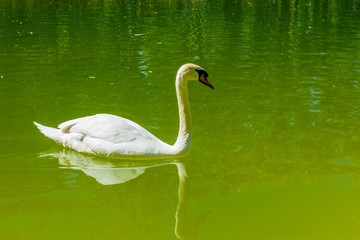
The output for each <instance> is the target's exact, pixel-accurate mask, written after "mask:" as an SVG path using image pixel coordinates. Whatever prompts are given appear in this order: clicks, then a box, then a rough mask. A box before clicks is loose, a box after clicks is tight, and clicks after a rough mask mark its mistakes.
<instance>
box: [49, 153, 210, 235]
mask: <svg viewBox="0 0 360 240" xmlns="http://www.w3.org/2000/svg"><path fill="white" fill-rule="evenodd" d="M42 156H51V157H55V158H57V159H58V160H59V164H60V165H61V168H63V169H75V170H81V171H82V172H84V173H85V174H86V175H88V176H90V177H93V178H94V179H96V181H97V182H98V183H100V184H102V185H114V184H121V183H125V182H128V181H131V180H133V179H135V178H137V177H139V176H140V175H142V174H143V173H144V172H145V170H146V169H148V168H153V167H160V166H165V165H175V166H176V167H177V171H178V177H179V187H178V204H177V209H176V213H175V220H176V222H175V235H176V237H177V238H178V239H194V238H195V237H196V235H197V232H198V228H199V226H200V224H201V223H202V222H203V221H204V220H205V219H206V217H207V215H208V214H209V213H205V214H202V215H200V216H196V217H190V216H189V215H188V203H189V195H190V194H189V192H190V182H191V178H190V177H189V175H188V173H187V170H186V165H185V163H184V162H181V161H179V160H177V159H173V160H159V161H156V160H154V161H153V160H151V161H139V160H135V161H129V160H126V161H123V160H117V161H114V160H109V159H105V158H99V157H94V156H89V155H85V154H81V153H79V152H76V151H73V150H70V149H65V148H55V149H53V150H51V151H49V152H47V153H43V154H42Z"/></svg>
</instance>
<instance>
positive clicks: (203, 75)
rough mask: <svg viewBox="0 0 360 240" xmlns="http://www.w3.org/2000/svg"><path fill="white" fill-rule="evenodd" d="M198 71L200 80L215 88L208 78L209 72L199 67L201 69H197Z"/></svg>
mask: <svg viewBox="0 0 360 240" xmlns="http://www.w3.org/2000/svg"><path fill="white" fill-rule="evenodd" d="M196 71H197V73H198V74H199V81H200V82H201V83H203V84H205V85H206V86H209V87H211V88H212V89H214V86H213V85H211V83H210V82H209V81H208V80H207V77H208V74H207V72H206V71H205V70H203V69H199V70H197V69H196Z"/></svg>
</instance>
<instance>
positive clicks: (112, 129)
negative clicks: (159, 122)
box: [34, 63, 214, 158]
mask: <svg viewBox="0 0 360 240" xmlns="http://www.w3.org/2000/svg"><path fill="white" fill-rule="evenodd" d="M207 76H208V74H207V73H206V71H205V70H204V69H203V68H201V67H200V66H198V65H195V64H191V63H188V64H184V65H183V66H181V67H180V69H179V70H178V72H177V75H176V81H175V85H176V94H177V99H178V105H179V117H180V128H179V134H178V137H177V140H176V142H175V144H174V145H169V144H167V143H164V142H163V141H161V140H159V139H158V138H156V137H155V136H154V135H152V134H151V133H150V132H148V131H147V130H146V129H144V128H142V127H141V126H140V125H138V124H137V123H135V122H132V121H130V120H128V119H125V118H122V117H118V116H114V115H110V114H97V115H93V116H87V117H83V118H78V119H74V120H70V121H67V122H64V123H61V124H60V125H59V126H58V128H51V127H46V126H43V125H41V124H39V123H36V122H34V123H35V125H36V126H37V127H38V128H39V130H40V131H41V132H42V133H43V134H44V135H45V136H47V137H49V138H51V139H53V140H54V141H55V142H56V143H58V144H60V145H62V146H64V147H67V148H71V149H74V150H76V151H78V152H83V153H88V154H93V155H100V156H106V157H111V158H127V157H130V158H157V157H167V156H170V157H173V156H180V155H185V154H186V153H188V152H189V150H190V145H191V116H190V106H189V100H188V90H187V83H188V81H190V80H199V81H200V82H202V83H203V84H205V85H207V86H209V87H211V88H212V89H214V87H213V86H212V85H211V83H210V82H209V81H208V80H207Z"/></svg>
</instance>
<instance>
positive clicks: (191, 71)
mask: <svg viewBox="0 0 360 240" xmlns="http://www.w3.org/2000/svg"><path fill="white" fill-rule="evenodd" d="M178 75H179V76H181V77H182V79H183V80H185V81H191V80H196V81H200V82H201V83H203V84H205V85H207V86H209V87H211V88H212V89H214V86H213V85H211V83H210V82H209V81H208V80H207V77H208V74H207V72H206V71H205V70H204V69H203V68H202V67H200V66H198V65H196V64H192V63H187V64H184V65H182V66H181V68H180V69H179V71H178Z"/></svg>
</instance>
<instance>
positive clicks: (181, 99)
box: [174, 72, 191, 154]
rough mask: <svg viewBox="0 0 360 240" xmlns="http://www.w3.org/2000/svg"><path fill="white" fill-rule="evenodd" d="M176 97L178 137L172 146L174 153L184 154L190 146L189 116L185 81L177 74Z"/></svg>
mask: <svg viewBox="0 0 360 240" xmlns="http://www.w3.org/2000/svg"><path fill="white" fill-rule="evenodd" d="M175 85H176V95H177V100H178V105H179V120H180V127H179V135H178V138H177V140H176V142H175V144H174V150H175V152H176V153H178V154H180V153H186V152H187V151H188V150H189V149H190V145H191V115H190V105H189V98H188V89H187V81H186V80H184V79H183V74H182V73H181V72H179V73H178V74H177V76H176V83H175Z"/></svg>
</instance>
